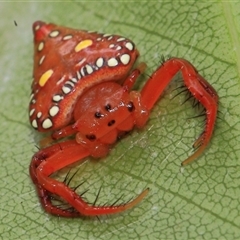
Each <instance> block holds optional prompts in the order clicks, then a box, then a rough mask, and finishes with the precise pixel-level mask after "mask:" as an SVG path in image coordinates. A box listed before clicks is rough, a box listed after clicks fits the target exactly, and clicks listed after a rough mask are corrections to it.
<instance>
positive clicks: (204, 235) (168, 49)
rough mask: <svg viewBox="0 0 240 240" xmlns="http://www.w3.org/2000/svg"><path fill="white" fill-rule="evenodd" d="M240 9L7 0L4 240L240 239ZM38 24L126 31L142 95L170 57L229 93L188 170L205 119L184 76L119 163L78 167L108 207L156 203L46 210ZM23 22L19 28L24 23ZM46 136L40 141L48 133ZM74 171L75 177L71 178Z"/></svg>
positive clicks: (1, 10) (1, 61) (0, 45)
mask: <svg viewBox="0 0 240 240" xmlns="http://www.w3.org/2000/svg"><path fill="white" fill-rule="evenodd" d="M239 9H240V4H239V3H236V2H220V1H216V2H209V3H207V2H199V1H180V2H177V1H174V3H173V2H168V1H166V2H165V1H164V2H155V1H149V2H140V1H139V2H134V1H133V2H131V1H126V2H121V1H118V2H117V1H111V2H110V1H107V2H104V1H98V2H97V1H75V2H73V1H71V2H66V3H64V2H51V3H50V2H49V3H44V2H40V1H38V2H30V1H29V2H25V3H24V2H21V3H20V2H16V1H14V2H10V1H9V2H1V3H0V16H1V21H0V32H1V38H0V55H1V58H0V66H1V80H0V82H1V87H0V94H1V106H0V131H1V137H0V141H1V142H0V144H1V154H0V158H1V159H0V169H1V171H0V179H1V182H0V188H1V206H0V233H1V237H2V239H213V238H215V239H239V238H240V229H239V226H240V208H239V206H240V200H239V199H240V198H239V196H240V188H239V181H240V167H239V158H240V147H239V146H240V145H239V142H240V137H239V135H240V134H239V133H240V132H239V131H240V121H239V117H240V107H239V102H240V94H239V93H240V81H239V77H240V76H239V75H240V74H239V69H240V44H239V39H240V25H239V22H240V11H239ZM35 20H43V21H46V22H54V23H56V24H59V25H65V26H69V27H74V28H80V29H88V30H97V31H99V32H106V33H115V34H120V35H123V36H126V37H129V38H130V39H132V40H133V41H134V42H135V43H136V45H137V46H138V49H139V51H140V53H141V61H144V62H146V63H147V65H148V69H147V71H146V74H145V75H144V76H143V77H141V78H140V79H139V83H138V85H137V87H138V88H141V87H142V86H143V85H144V82H145V81H146V80H147V78H148V76H149V75H150V74H151V73H152V72H153V71H154V70H155V69H156V68H157V67H158V66H159V65H160V60H161V56H162V55H164V56H168V55H171V56H177V57H183V58H186V59H187V60H189V61H190V62H192V63H193V64H194V66H196V68H197V69H198V70H199V71H200V73H201V74H202V75H203V76H205V78H206V79H207V80H208V81H209V82H210V83H211V84H212V85H213V86H214V88H215V89H216V90H217V92H218V93H219V96H220V103H219V106H220V112H219V119H218V121H217V124H216V129H215V133H214V136H213V139H212V141H211V144H210V146H209V147H208V149H207V151H205V153H204V154H203V155H202V156H201V157H200V158H199V159H198V160H197V161H195V162H193V163H192V164H190V165H189V166H186V167H185V168H181V167H180V163H181V162H182V161H183V160H184V159H185V158H186V157H187V156H189V155H190V154H191V153H192V149H191V145H192V143H193V142H194V140H195V139H196V138H197V136H198V135H199V134H200V133H201V131H202V127H203V126H202V125H203V122H204V120H203V119H200V118H196V119H195V118H191V117H193V116H195V115H198V114H199V111H200V110H198V109H197V108H194V109H193V108H192V106H191V101H188V102H187V103H185V104H183V105H181V102H183V101H184V99H185V97H186V96H184V94H181V95H180V96H177V97H175V98H174V99H172V100H171V98H172V97H173V96H174V95H175V94H176V93H177V92H176V91H174V89H175V88H176V87H177V86H179V81H180V80H181V76H178V79H180V80H178V81H177V82H176V83H173V84H172V86H170V87H169V88H168V89H167V90H166V92H165V94H164V96H163V97H162V98H161V101H159V102H158V104H157V106H156V107H155V108H154V110H153V112H152V113H151V116H150V120H149V122H148V124H147V126H146V127H145V128H144V129H143V130H141V131H137V130H134V131H133V132H132V133H131V134H130V135H129V136H128V137H126V138H124V139H122V140H121V141H120V142H118V143H117V144H116V146H115V147H114V148H113V149H112V151H111V153H110V154H109V156H108V157H107V158H105V159H102V160H98V161H90V160H88V161H86V162H85V163H84V164H82V165H79V166H75V167H74V169H73V172H74V171H75V169H77V168H79V169H80V170H79V173H78V175H77V176H75V178H74V181H76V183H80V182H82V181H85V182H84V185H83V186H82V189H80V191H84V190H86V189H89V192H88V193H87V194H86V195H85V197H86V198H87V199H88V201H90V202H93V201H94V199H95V196H96V194H97V192H98V190H99V188H100V187H102V191H101V193H100V197H99V200H98V204H101V203H102V204H104V203H110V204H111V203H113V202H114V201H115V200H116V199H118V198H119V197H120V196H121V195H122V194H123V197H122V198H121V200H122V201H123V202H124V201H127V200H129V199H130V198H133V197H135V196H136V195H137V194H139V193H140V192H141V191H142V190H143V189H145V188H146V187H149V188H150V192H149V194H148V195H147V197H146V198H145V199H144V200H143V201H142V202H141V203H140V204H139V205H138V206H136V207H135V208H133V209H131V210H129V211H127V212H124V213H121V214H118V215H115V216H110V217H105V218H100V221H99V220H98V219H96V218H94V219H84V218H80V219H65V218H57V217H54V216H50V215H48V214H46V213H45V212H44V211H43V210H42V209H41V207H40V206H39V202H38V199H37V196H36V193H35V189H34V186H33V185H32V183H31V181H30V178H29V173H28V166H29V163H30V160H31V157H32V155H33V154H34V153H35V152H36V151H37V148H36V147H35V146H36V145H37V144H38V140H37V138H38V137H37V136H38V134H37V133H35V132H34V131H33V130H32V129H31V127H30V124H29V121H28V102H29V95H30V86H31V75H32V54H33V45H32V31H31V25H32V23H33V22H34V21H35ZM14 21H15V23H14ZM38 139H39V138H38ZM63 172H64V173H66V170H65V171H63Z"/></svg>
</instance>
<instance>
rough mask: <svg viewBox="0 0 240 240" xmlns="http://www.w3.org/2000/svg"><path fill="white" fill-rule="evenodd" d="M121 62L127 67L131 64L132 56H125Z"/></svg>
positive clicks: (121, 58)
mask: <svg viewBox="0 0 240 240" xmlns="http://www.w3.org/2000/svg"><path fill="white" fill-rule="evenodd" d="M120 60H121V62H122V63H123V64H124V65H127V64H128V63H129V62H130V55H129V54H123V55H122V56H121V57H120Z"/></svg>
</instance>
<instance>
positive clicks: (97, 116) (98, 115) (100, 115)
mask: <svg viewBox="0 0 240 240" xmlns="http://www.w3.org/2000/svg"><path fill="white" fill-rule="evenodd" d="M94 116H95V117H96V118H101V117H102V114H101V113H100V112H95V114H94Z"/></svg>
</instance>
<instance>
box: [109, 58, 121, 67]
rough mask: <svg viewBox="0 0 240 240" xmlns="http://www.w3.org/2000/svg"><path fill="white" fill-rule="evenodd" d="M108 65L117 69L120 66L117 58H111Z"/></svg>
mask: <svg viewBox="0 0 240 240" xmlns="http://www.w3.org/2000/svg"><path fill="white" fill-rule="evenodd" d="M107 63H108V66H109V67H116V66H117V65H118V61H117V59H116V58H110V59H109V60H108V62H107Z"/></svg>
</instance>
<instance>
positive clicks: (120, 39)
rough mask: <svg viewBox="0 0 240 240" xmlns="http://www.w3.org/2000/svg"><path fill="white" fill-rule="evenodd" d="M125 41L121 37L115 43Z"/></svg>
mask: <svg viewBox="0 0 240 240" xmlns="http://www.w3.org/2000/svg"><path fill="white" fill-rule="evenodd" d="M125 39H126V38H124V37H121V38H119V39H117V42H121V41H124V40H125Z"/></svg>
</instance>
